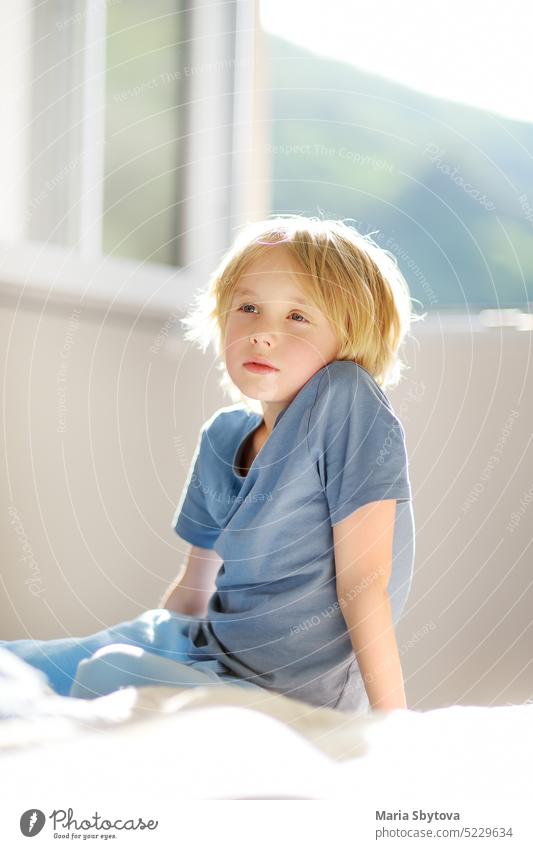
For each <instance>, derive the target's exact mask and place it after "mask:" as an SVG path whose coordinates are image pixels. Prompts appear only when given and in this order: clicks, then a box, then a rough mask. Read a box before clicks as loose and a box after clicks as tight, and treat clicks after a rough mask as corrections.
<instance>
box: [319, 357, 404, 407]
mask: <svg viewBox="0 0 533 849" xmlns="http://www.w3.org/2000/svg"><path fill="white" fill-rule="evenodd" d="M320 371H321V375H320V379H319V382H318V385H317V392H316V397H315V406H316V405H317V404H318V405H322V406H326V405H328V404H334V405H337V404H341V405H346V404H348V405H350V406H351V405H353V404H355V403H357V405H360V404H362V403H366V404H369V405H371V406H374V407H376V408H379V407H381V406H385V407H386V408H387V409H389V410H390V409H392V408H391V404H390V401H389V399H388V398H387V396H386V395H385V393H384V392H383V390H382V389H381V387H380V386H379V385H378V383H377V382H376V381H375V379H374V378H373V377H372V375H371V374H370V372H368V371H367V370H366V369H365V368H363V367H362V366H360V365H359V364H358V363H355V362H353V361H352V360H334V362H332V363H329V364H328V365H327V366H324V368H322V369H321V370H320Z"/></svg>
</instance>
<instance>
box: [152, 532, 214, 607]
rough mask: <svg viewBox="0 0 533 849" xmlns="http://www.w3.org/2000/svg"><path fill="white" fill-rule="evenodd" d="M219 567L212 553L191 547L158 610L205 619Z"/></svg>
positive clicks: (205, 549)
mask: <svg viewBox="0 0 533 849" xmlns="http://www.w3.org/2000/svg"><path fill="white" fill-rule="evenodd" d="M221 565H222V558H221V557H219V555H218V554H217V553H216V551H214V550H213V549H209V548H199V546H196V545H193V546H191V550H190V552H189V557H188V560H187V563H186V565H184V567H183V568H182V571H181V573H180V574H179V575H178V576H177V578H176V579H175V580H174V581H173V582H172V583H171V585H170V586H169V587H168V589H167V590H166V591H165V593H164V594H163V597H162V598H161V601H160V602H159V607H164V608H166V609H167V610H173V611H174V612H176V613H185V614H187V615H188V616H205V615H206V613H207V605H208V603H209V599H210V598H211V596H212V595H213V593H214V592H215V589H216V585H215V578H216V576H217V574H218V571H219V570H220V567H221Z"/></svg>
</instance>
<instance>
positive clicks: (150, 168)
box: [103, 0, 187, 265]
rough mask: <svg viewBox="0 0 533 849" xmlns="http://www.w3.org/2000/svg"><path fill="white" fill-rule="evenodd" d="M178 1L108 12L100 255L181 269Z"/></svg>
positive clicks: (134, 1) (132, 1) (136, 1)
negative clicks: (145, 260) (147, 261)
mask: <svg viewBox="0 0 533 849" xmlns="http://www.w3.org/2000/svg"><path fill="white" fill-rule="evenodd" d="M180 8H181V3H180V2H177V0H152V2H150V3H146V2H143V0H128V2H127V3H109V4H108V7H107V35H108V37H107V73H106V134H105V135H106V138H105V185H104V221H103V250H104V253H107V254H113V255H115V256H121V257H128V258H132V259H139V260H143V259H149V260H150V261H151V262H161V263H166V264H169V265H176V264H179V259H180V258H179V253H178V234H179V232H180V225H179V221H180V203H179V202H180V199H181V192H180V190H179V186H180V180H181V177H180V174H181V172H180V170H179V165H180V161H181V143H180V138H179V137H180V135H182V134H183V114H184V113H183V109H182V107H180V104H181V103H182V86H183V77H184V69H185V66H186V64H187V63H186V61H185V57H184V50H186V40H187V39H186V36H185V34H184V18H185V15H183V14H180V13H179V12H180Z"/></svg>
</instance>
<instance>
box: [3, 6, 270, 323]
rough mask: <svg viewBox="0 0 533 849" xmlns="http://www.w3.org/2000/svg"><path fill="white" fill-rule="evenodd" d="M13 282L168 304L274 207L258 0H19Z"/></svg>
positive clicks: (6, 16)
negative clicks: (267, 173) (262, 128)
mask: <svg viewBox="0 0 533 849" xmlns="http://www.w3.org/2000/svg"><path fill="white" fill-rule="evenodd" d="M1 14H2V17H3V24H4V26H2V27H1V28H0V39H2V51H1V60H2V62H3V74H2V76H1V77H0V86H2V94H3V103H4V119H5V120H4V122H3V126H4V130H5V131H4V133H3V136H2V139H1V141H0V145H1V147H2V154H3V156H2V157H1V158H0V172H1V173H0V176H1V177H2V185H3V188H4V191H3V193H2V197H1V200H0V250H1V259H2V262H1V263H0V287H1V288H2V291H4V292H13V293H14V294H17V292H18V291H19V289H20V286H21V284H22V283H23V284H24V291H25V294H28V296H29V295H30V294H31V293H32V292H34V293H35V295H36V296H39V291H41V292H42V290H43V289H46V290H47V292H48V293H49V294H50V295H51V296H53V297H54V298H60V297H61V296H62V295H61V293H64V292H65V290H68V295H69V299H72V296H75V297H80V296H85V295H86V294H87V295H88V296H89V297H90V298H91V299H93V300H94V299H97V300H99V301H100V302H101V301H102V298H103V299H104V300H106V301H113V302H115V300H116V301H117V303H119V302H120V303H121V304H123V305H125V306H128V304H129V306H130V307H131V306H132V307H133V308H134V309H136V308H137V306H138V305H139V303H142V304H143V305H147V306H148V304H149V305H150V309H152V308H153V309H155V310H156V312H158V313H159V314H161V313H166V312H167V311H168V308H169V307H171V308H176V307H180V306H181V307H184V306H187V305H188V304H189V303H190V299H191V296H192V293H193V290H194V289H195V288H197V287H198V286H199V285H203V284H205V279H206V275H207V274H208V273H209V272H211V271H212V269H213V268H214V266H215V265H216V263H217V262H218V261H219V259H220V256H221V254H222V253H223V251H224V250H226V248H227V247H228V245H229V244H230V242H231V241H232V238H233V232H234V230H235V229H237V228H239V227H240V226H241V225H242V224H243V223H244V222H245V221H247V220H249V219H250V218H251V217H261V216H263V215H264V214H266V213H267V211H268V209H267V208H266V205H265V203H264V194H265V179H264V177H263V172H264V167H263V160H264V158H265V151H264V146H262V145H261V144H258V143H257V138H256V133H255V130H254V127H255V125H256V124H257V121H258V120H260V119H261V114H260V97H261V95H260V93H258V85H257V82H256V74H255V50H256V44H257V15H256V0H227V1H226V0H225V2H215V3H212V2H207V0H205V1H204V2H202V1H201V0H200V2H199V3H194V4H190V3H189V4H187V3H185V2H183V0H153V2H151V3H149V4H148V3H143V2H142V0H127V2H124V0H53V1H52V0H45V2H41V0H6V3H4V4H3V6H2V13H1Z"/></svg>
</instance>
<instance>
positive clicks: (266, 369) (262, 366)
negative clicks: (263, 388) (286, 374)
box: [243, 360, 279, 374]
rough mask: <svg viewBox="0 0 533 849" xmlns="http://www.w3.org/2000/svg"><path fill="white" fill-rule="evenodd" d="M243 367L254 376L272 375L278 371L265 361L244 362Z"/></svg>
mask: <svg viewBox="0 0 533 849" xmlns="http://www.w3.org/2000/svg"><path fill="white" fill-rule="evenodd" d="M243 366H244V368H245V369H247V370H248V371H251V372H253V373H254V374H274V373H275V372H278V371H279V368H276V366H273V365H272V364H271V363H269V362H268V361H267V360H246V362H245V363H243Z"/></svg>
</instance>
